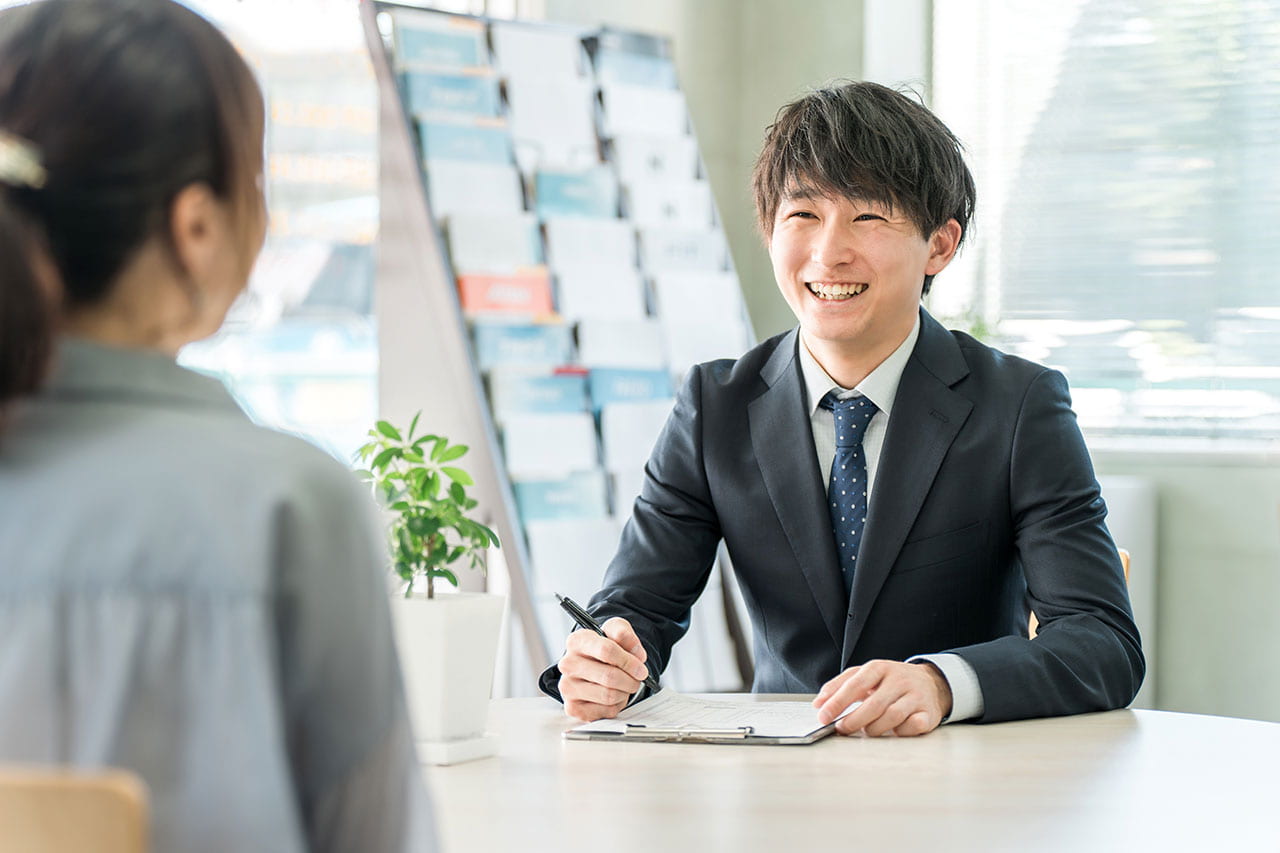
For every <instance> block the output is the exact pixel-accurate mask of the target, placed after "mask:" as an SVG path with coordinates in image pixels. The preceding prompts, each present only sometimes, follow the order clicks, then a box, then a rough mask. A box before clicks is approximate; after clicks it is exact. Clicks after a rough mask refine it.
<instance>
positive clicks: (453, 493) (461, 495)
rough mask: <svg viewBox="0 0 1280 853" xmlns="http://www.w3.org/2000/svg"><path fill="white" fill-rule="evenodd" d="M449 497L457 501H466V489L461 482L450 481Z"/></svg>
mask: <svg viewBox="0 0 1280 853" xmlns="http://www.w3.org/2000/svg"><path fill="white" fill-rule="evenodd" d="M449 497H451V498H453V499H454V501H456V502H457V503H460V504H461V503H466V502H467V490H466V489H464V488H463V487H462V484H461V483H452V484H451V485H450V486H449Z"/></svg>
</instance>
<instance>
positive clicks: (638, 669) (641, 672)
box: [560, 619, 649, 681]
mask: <svg viewBox="0 0 1280 853" xmlns="http://www.w3.org/2000/svg"><path fill="white" fill-rule="evenodd" d="M609 621H610V622H612V621H613V620H612V619H611V620H609ZM628 630H630V626H628ZM632 636H634V634H632ZM565 648H566V649H567V653H566V655H565V657H566V658H569V657H571V656H574V655H578V656H581V657H585V658H590V659H592V660H595V661H599V662H600V663H603V664H607V665H608V666H612V667H617V668H618V669H620V670H622V671H623V672H625V673H627V674H628V675H630V676H631V677H632V678H634V679H636V680H637V681H643V680H644V679H645V677H646V676H647V675H648V674H649V669H648V667H646V666H645V665H644V662H643V661H642V660H641V659H639V658H637V657H636V656H635V655H634V654H632V653H631V652H629V651H627V650H626V649H624V648H623V647H622V646H620V645H619V644H618V643H617V641H616V640H614V639H612V638H610V637H601V636H600V635H599V634H597V633H596V632H595V631H588V630H585V629H582V630H578V631H574V632H573V633H572V634H570V635H569V639H568V641H567V642H566V644H565ZM560 671H561V672H564V668H563V667H561V668H560Z"/></svg>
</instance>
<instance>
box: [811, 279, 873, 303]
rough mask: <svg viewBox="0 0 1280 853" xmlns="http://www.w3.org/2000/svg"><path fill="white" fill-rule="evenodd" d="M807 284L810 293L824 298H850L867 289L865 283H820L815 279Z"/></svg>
mask: <svg viewBox="0 0 1280 853" xmlns="http://www.w3.org/2000/svg"><path fill="white" fill-rule="evenodd" d="M806 284H807V285H808V287H809V292H810V293H813V294H814V295H815V296H820V297H822V298H823V299H848V298H849V297H851V296H857V295H858V294H859V293H861V292H862V291H864V290H866V289H867V286H866V285H865V284H820V283H818V282H813V281H810V282H806Z"/></svg>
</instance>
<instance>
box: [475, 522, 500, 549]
mask: <svg viewBox="0 0 1280 853" xmlns="http://www.w3.org/2000/svg"><path fill="white" fill-rule="evenodd" d="M480 526H481V527H484V525H483V524H482V525H480ZM484 529H485V531H486V532H487V533H488V534H489V541H490V542H492V543H493V547H495V548H501V547H502V543H501V542H499V541H498V534H496V533H494V532H493V530H492V529H491V528H488V527H484Z"/></svg>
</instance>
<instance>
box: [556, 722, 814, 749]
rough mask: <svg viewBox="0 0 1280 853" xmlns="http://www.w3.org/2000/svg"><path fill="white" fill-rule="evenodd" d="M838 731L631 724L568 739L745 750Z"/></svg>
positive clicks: (572, 733)
mask: <svg viewBox="0 0 1280 853" xmlns="http://www.w3.org/2000/svg"><path fill="white" fill-rule="evenodd" d="M588 725H590V724H588ZM835 730H836V724H835V723H829V724H827V725H825V726H823V727H821V728H819V729H815V730H813V731H811V732H809V733H808V734H803V735H758V734H755V733H754V732H753V731H752V727H751V726H739V727H737V728H730V729H710V728H707V729H704V728H698V727H680V726H644V725H635V724H628V725H627V727H626V728H625V729H623V730H622V731H620V732H617V731H602V730H593V729H589V728H586V727H584V726H579V727H578V728H574V729H569V730H568V731H567V732H565V733H564V739H565V740H603V741H614V742H616V743H626V742H630V743H721V744H741V745H744V746H805V745H807V744H811V743H817V742H818V741H820V740H822V739H823V738H824V737H826V736H827V735H829V734H831V733H833V732H834V731H835Z"/></svg>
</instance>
